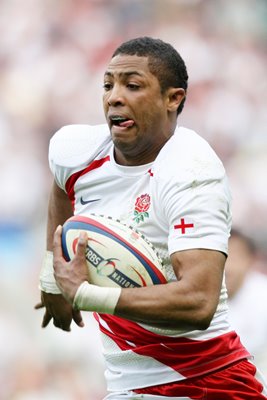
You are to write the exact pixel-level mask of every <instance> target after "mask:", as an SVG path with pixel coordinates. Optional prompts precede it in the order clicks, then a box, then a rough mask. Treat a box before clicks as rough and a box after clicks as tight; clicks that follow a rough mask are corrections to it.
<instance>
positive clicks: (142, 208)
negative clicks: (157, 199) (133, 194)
mask: <svg viewBox="0 0 267 400" xmlns="http://www.w3.org/2000/svg"><path fill="white" fill-rule="evenodd" d="M149 207H150V196H149V194H142V195H141V196H140V197H138V198H137V199H136V202H135V210H136V211H137V212H138V213H143V212H146V211H147V210H148V209H149Z"/></svg>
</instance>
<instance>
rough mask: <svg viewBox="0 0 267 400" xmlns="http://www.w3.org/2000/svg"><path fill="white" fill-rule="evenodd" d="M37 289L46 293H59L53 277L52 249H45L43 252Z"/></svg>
mask: <svg viewBox="0 0 267 400" xmlns="http://www.w3.org/2000/svg"><path fill="white" fill-rule="evenodd" d="M39 289H40V290H42V291H43V292H46V293H52V294H60V293H61V291H60V289H59V288H58V286H57V284H56V280H55V277H54V268H53V253H52V251H46V253H45V256H44V259H43V264H42V269H41V272H40V277H39Z"/></svg>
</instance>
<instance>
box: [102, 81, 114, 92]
mask: <svg viewBox="0 0 267 400" xmlns="http://www.w3.org/2000/svg"><path fill="white" fill-rule="evenodd" d="M103 88H104V90H105V91H106V92H108V91H109V90H111V89H112V84H111V83H108V82H106V83H104V85H103Z"/></svg>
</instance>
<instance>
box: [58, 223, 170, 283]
mask: <svg viewBox="0 0 267 400" xmlns="http://www.w3.org/2000/svg"><path fill="white" fill-rule="evenodd" d="M81 231H86V232H87V235H88V245H87V248H86V253H85V255H86V260H87V265H88V269H89V275H90V283H93V284H95V285H98V286H106V287H117V286H119V287H123V288H131V287H132V288H133V287H143V286H149V285H156V284H161V283H166V282H167V279H166V276H165V273H164V267H163V265H162V262H161V260H160V259H159V257H158V255H157V254H156V252H155V250H154V248H153V246H152V244H151V243H150V242H149V241H147V240H146V239H145V238H144V237H143V236H142V235H141V234H140V233H139V232H137V231H136V230H134V229H133V228H131V227H129V226H126V225H124V224H122V223H121V222H119V221H117V220H114V219H112V218H109V217H104V216H96V215H90V216H86V217H85V216H81V215H79V216H74V217H71V218H69V219H68V220H67V221H66V222H65V223H64V225H63V232H62V249H63V255H64V257H65V259H66V260H67V261H70V260H71V259H72V258H73V257H74V255H75V253H76V248H77V242H78V238H79V234H80V232H81Z"/></svg>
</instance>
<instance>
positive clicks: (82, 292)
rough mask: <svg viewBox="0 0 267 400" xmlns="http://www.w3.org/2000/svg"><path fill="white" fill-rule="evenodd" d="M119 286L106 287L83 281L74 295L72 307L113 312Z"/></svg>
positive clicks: (117, 298)
mask: <svg viewBox="0 0 267 400" xmlns="http://www.w3.org/2000/svg"><path fill="white" fill-rule="evenodd" d="M120 294H121V288H107V287H100V286H96V285H91V284H90V283H89V282H87V281H86V282H83V283H82V284H81V285H80V286H79V288H78V290H77V292H76V294H75V297H74V301H73V307H74V308H75V309H78V310H83V311H97V312H100V313H105V314H114V311H115V307H116V305H117V303H118V300H119V297H120Z"/></svg>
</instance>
